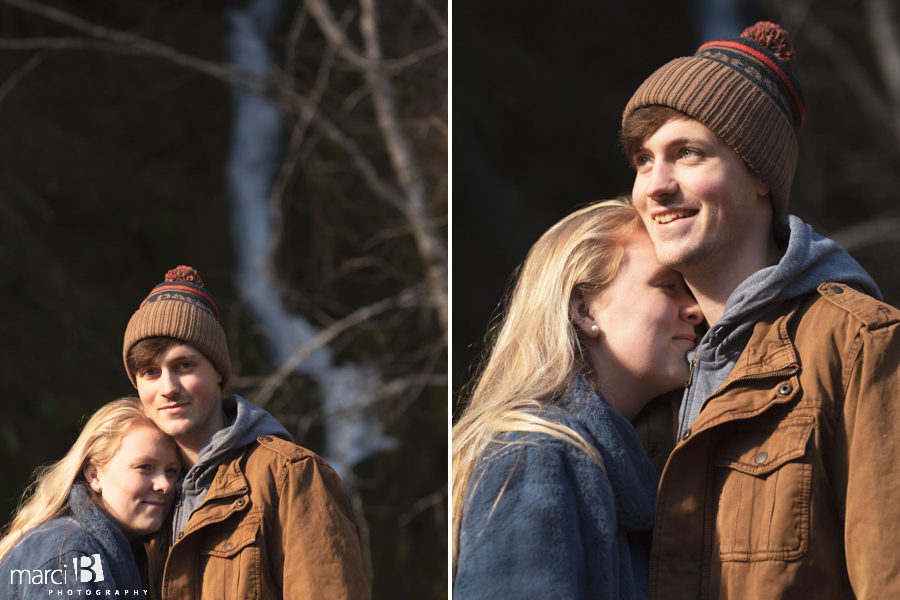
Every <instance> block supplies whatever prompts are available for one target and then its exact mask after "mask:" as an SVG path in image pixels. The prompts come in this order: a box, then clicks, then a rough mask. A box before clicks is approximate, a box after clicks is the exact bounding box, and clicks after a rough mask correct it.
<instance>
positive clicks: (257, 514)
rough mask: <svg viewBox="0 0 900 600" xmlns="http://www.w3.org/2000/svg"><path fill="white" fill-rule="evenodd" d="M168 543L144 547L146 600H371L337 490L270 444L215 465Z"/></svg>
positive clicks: (323, 472) (305, 454) (306, 461)
mask: <svg viewBox="0 0 900 600" xmlns="http://www.w3.org/2000/svg"><path fill="white" fill-rule="evenodd" d="M163 529H164V530H165V529H166V528H165V527H164V528H163ZM169 539H171V533H170V532H167V531H161V532H160V533H159V535H157V536H156V537H155V538H154V539H153V540H151V541H150V542H149V543H148V544H147V561H148V570H149V578H150V587H151V596H152V597H153V598H158V599H163V600H190V599H198V600H199V599H200V598H202V599H204V600H207V599H216V600H230V599H234V600H253V599H265V600H270V599H277V598H286V599H302V598H316V599H319V598H323V599H350V598H352V599H357V598H362V599H366V598H369V596H370V592H369V586H368V583H367V581H366V577H365V570H364V567H363V561H362V553H361V550H360V545H359V537H358V533H357V529H356V525H355V524H354V522H353V518H352V516H351V513H350V507H349V504H348V502H347V496H346V492H345V491H344V486H343V483H342V482H341V480H340V478H339V477H338V476H337V474H336V473H335V472H334V471H333V470H332V469H331V467H329V466H328V465H327V464H326V463H325V462H324V461H323V460H322V459H321V458H320V457H319V456H317V455H316V454H314V453H312V452H310V451H309V450H306V449H305V448H302V447H300V446H297V445H295V444H292V443H291V442H287V441H285V440H282V439H279V438H276V437H272V436H268V435H262V436H260V437H259V438H258V439H257V443H256V444H251V445H250V446H245V447H243V448H240V449H239V450H237V451H236V454H235V455H234V457H233V458H231V459H230V460H226V461H224V462H223V464H221V465H219V468H218V471H217V472H216V476H215V479H214V480H213V482H212V484H211V486H210V488H209V491H208V492H207V494H206V497H205V498H204V500H203V502H202V503H201V504H200V506H198V507H197V509H196V510H195V511H194V512H193V513H192V514H191V516H190V519H189V520H188V523H187V525H186V526H185V528H184V530H183V531H182V532H181V534H179V537H178V539H177V540H176V541H175V544H174V545H173V546H172V547H171V548H168V543H167V540H169ZM167 551H168V552H167Z"/></svg>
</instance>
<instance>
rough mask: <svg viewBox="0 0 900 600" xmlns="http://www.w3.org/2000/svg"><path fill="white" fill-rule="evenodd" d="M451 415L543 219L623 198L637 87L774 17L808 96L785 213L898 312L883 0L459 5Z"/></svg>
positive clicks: (895, 59) (899, 247) (897, 24)
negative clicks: (831, 245)
mask: <svg viewBox="0 0 900 600" xmlns="http://www.w3.org/2000/svg"><path fill="white" fill-rule="evenodd" d="M453 18H454V23H455V27H454V31H453V128H452V133H453V135H452V140H453V144H452V164H453V199H452V207H453V236H452V240H453V245H452V259H453V261H452V262H453V288H452V289H453V338H452V344H451V351H452V356H453V361H452V389H453V394H454V409H455V410H458V409H459V393H460V389H461V386H463V385H464V384H465V383H466V382H467V381H469V379H470V378H471V377H472V376H473V375H474V374H475V373H476V369H477V364H478V361H479V360H480V359H481V358H482V355H483V352H484V351H485V345H484V341H483V340H484V337H485V335H486V333H487V332H488V329H489V324H490V323H491V322H492V319H496V318H497V317H498V315H500V310H501V309H500V303H501V298H502V296H503V294H504V292H505V291H506V290H507V288H508V285H509V283H510V282H511V279H510V276H511V274H512V273H513V270H514V269H515V268H516V267H517V266H518V265H519V264H520V263H521V261H522V260H524V258H525V254H526V252H527V251H528V248H529V247H530V246H531V244H532V243H534V242H535V241H536V240H537V238H538V237H539V236H540V234H541V233H542V232H543V231H544V230H546V229H547V228H548V227H549V226H550V225H552V224H553V223H554V222H556V221H557V220H558V219H560V218H562V217H563V216H564V215H565V214H567V213H569V212H571V211H572V210H573V209H574V208H576V207H578V206H580V205H583V204H585V203H588V202H591V201H594V200H600V199H605V198H611V197H614V196H617V195H619V194H620V193H624V192H630V191H631V184H632V180H633V172H632V170H631V169H630V168H629V166H628V165H627V164H626V162H625V160H624V158H623V156H622V153H621V150H620V147H619V143H618V137H617V135H618V130H619V127H620V124H621V115H622V109H623V108H624V107H625V104H626V102H627V101H628V98H629V97H630V96H631V94H632V93H633V92H634V90H635V89H637V86H638V85H639V84H640V83H641V82H642V81H643V80H644V78H646V77H647V76H648V75H650V73H652V72H653V71H654V70H655V69H656V68H658V67H660V66H662V64H664V63H665V62H667V61H669V60H671V59H672V58H675V57H677V56H687V55H690V54H693V52H694V50H695V49H696V48H697V47H698V46H699V45H700V44H701V43H702V42H704V41H707V40H708V39H711V38H712V37H714V36H715V37H718V36H725V37H733V36H737V35H739V34H740V32H741V31H742V30H743V29H744V27H746V26H748V25H751V24H752V23H754V22H756V21H757V20H761V19H765V20H771V21H774V22H777V23H779V24H781V25H782V26H783V27H785V28H786V29H787V30H788V31H789V32H790V34H791V37H792V40H793V42H794V47H795V59H794V64H793V71H794V74H795V75H796V76H797V78H798V79H799V80H800V83H801V85H802V87H803V91H804V93H805V97H806V120H805V123H804V124H803V127H802V129H801V131H800V134H799V140H800V163H799V166H798V168H797V175H796V177H795V179H794V183H793V187H792V195H791V204H790V212H792V213H794V214H797V215H798V216H800V217H801V218H803V219H804V220H806V221H807V222H809V223H811V224H812V225H813V227H814V228H815V229H816V230H817V231H818V232H819V233H822V234H824V235H829V236H831V237H833V238H834V239H836V240H837V241H839V242H840V243H842V244H843V245H844V246H845V247H846V248H847V249H848V250H849V251H850V252H851V254H852V255H853V256H854V257H855V258H856V259H857V260H858V261H859V262H860V263H861V264H862V265H863V266H864V267H865V268H866V269H867V270H868V271H869V273H870V274H871V275H872V276H873V277H874V278H875V280H876V281H877V282H878V283H879V285H880V286H881V289H882V292H883V293H884V296H885V298H886V300H887V301H888V302H890V303H891V304H893V305H895V306H897V305H900V270H898V269H897V267H896V265H897V263H898V259H900V205H898V202H897V190H898V183H900V11H898V10H897V9H896V8H895V4H894V3H893V2H891V1H890V0H802V1H801V0H784V1H778V2H749V1H743V2H742V1H738V0H696V1H691V2H688V1H681V2H678V1H675V2H661V1H659V0H650V1H648V2H637V3H629V2H589V1H573V2H559V3H547V2H535V1H526V2H518V1H517V2H511V1H508V0H496V1H494V2H490V3H476V2H465V3H462V2H455V3H454V5H453Z"/></svg>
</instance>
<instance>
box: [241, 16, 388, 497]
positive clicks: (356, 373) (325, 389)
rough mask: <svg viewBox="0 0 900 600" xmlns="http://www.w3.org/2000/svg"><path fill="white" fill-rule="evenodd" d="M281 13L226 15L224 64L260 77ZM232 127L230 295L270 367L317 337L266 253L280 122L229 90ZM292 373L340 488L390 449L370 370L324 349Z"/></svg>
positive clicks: (254, 100) (257, 101) (274, 112)
mask: <svg viewBox="0 0 900 600" xmlns="http://www.w3.org/2000/svg"><path fill="white" fill-rule="evenodd" d="M280 10H281V2H280V0H253V1H252V2H250V3H248V5H247V7H246V8H245V9H243V10H232V11H230V12H229V15H228V22H229V33H228V57H229V60H230V61H231V62H232V63H234V64H235V65H237V66H239V67H241V68H243V69H245V70H247V71H250V72H253V73H256V74H260V75H263V74H265V73H266V72H267V71H268V70H269V66H270V65H271V64H272V59H271V56H270V54H269V51H268V48H267V47H266V36H267V33H268V32H269V31H270V30H271V28H272V27H273V25H274V24H275V22H276V19H277V18H278V16H279V14H280ZM232 99H233V103H234V113H233V114H234V116H233V125H232V132H231V139H230V142H229V143H230V149H229V157H228V164H227V173H226V177H227V183H228V195H229V198H230V203H231V226H232V238H233V244H234V249H235V254H236V281H237V291H238V294H239V296H240V297H241V299H242V300H243V301H244V302H245V303H246V304H247V306H248V308H249V310H250V312H251V314H252V315H253V317H254V318H255V319H256V320H257V321H258V323H259V324H260V325H261V326H262V328H263V331H264V332H265V336H266V342H267V348H266V350H267V352H268V356H269V359H270V361H271V362H272V363H273V364H274V365H275V366H276V367H277V366H280V365H282V364H283V363H285V362H286V361H287V360H288V359H289V358H290V357H291V356H292V355H293V354H294V353H295V352H296V350H297V348H300V347H302V346H304V345H306V344H307V343H309V342H310V341H311V340H312V339H313V338H314V337H315V336H316V334H317V333H318V330H317V329H316V327H315V326H314V325H312V324H311V323H310V322H309V321H308V320H307V319H306V318H304V317H303V316H302V315H296V314H291V313H290V312H289V311H288V310H287V308H286V307H285V306H284V303H283V301H282V299H281V295H280V293H279V290H278V287H277V283H276V281H277V278H276V277H275V266H274V264H273V258H272V253H271V252H270V245H271V243H272V239H273V231H274V228H273V224H272V218H273V215H271V214H270V208H269V206H270V193H271V188H272V183H273V180H274V177H275V173H276V170H277V168H278V166H279V160H280V158H281V155H282V146H283V144H284V117H283V115H282V114H281V111H280V110H279V109H278V108H277V107H276V106H275V105H274V104H272V103H271V102H268V101H266V100H265V99H263V98H261V97H259V96H256V95H253V94H250V93H247V92H244V91H242V90H239V89H237V88H232ZM297 372H298V373H300V374H305V375H308V376H310V377H312V378H313V379H314V380H315V381H316V383H317V384H318V385H319V388H320V391H321V395H322V403H323V410H324V412H325V414H326V420H325V425H324V430H325V448H324V451H323V452H322V454H323V456H324V458H325V460H327V461H328V462H329V464H330V465H331V466H332V467H333V468H334V469H335V471H337V473H338V474H339V475H340V476H341V477H342V478H343V479H344V480H345V481H347V477H348V476H349V474H350V471H351V469H352V468H353V467H354V466H355V465H356V464H358V463H359V462H361V461H362V460H364V459H366V458H367V457H368V456H370V455H372V454H374V453H375V452H378V451H379V450H385V449H390V448H393V447H394V446H395V444H396V441H395V440H393V439H392V438H389V437H387V436H385V435H384V433H383V431H382V426H381V422H380V420H379V419H378V417H377V415H376V414H375V412H374V410H373V409H372V408H371V405H372V403H373V401H374V399H375V394H376V392H377V390H378V389H379V387H380V384H381V377H380V373H379V371H378V369H376V368H374V367H372V366H366V365H340V366H338V365H335V363H334V359H333V357H332V355H331V352H330V349H329V348H328V347H322V348H319V349H318V350H316V351H315V352H314V353H313V354H312V355H310V357H309V358H308V359H307V360H306V361H304V362H303V363H302V364H301V365H300V366H299V367H298V368H297Z"/></svg>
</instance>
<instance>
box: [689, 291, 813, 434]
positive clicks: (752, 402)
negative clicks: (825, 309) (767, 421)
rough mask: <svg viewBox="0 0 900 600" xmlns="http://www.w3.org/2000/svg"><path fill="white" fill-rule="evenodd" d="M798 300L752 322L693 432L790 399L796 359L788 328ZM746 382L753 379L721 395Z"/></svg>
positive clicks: (794, 391) (794, 388) (797, 368)
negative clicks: (745, 388)
mask: <svg viewBox="0 0 900 600" xmlns="http://www.w3.org/2000/svg"><path fill="white" fill-rule="evenodd" d="M802 300H803V299H802V298H794V299H792V300H789V301H786V302H783V303H781V304H779V305H778V306H776V307H774V308H773V310H771V311H769V313H768V314H767V315H766V316H765V317H763V318H762V319H760V320H759V321H758V322H757V323H756V325H755V326H754V327H753V334H752V335H751V337H750V341H749V342H748V343H747V345H746V347H745V348H744V351H743V352H742V353H741V355H740V357H739V358H738V360H737V363H736V364H735V366H734V368H733V369H732V371H731V373H730V374H729V375H728V378H727V379H726V380H725V382H724V383H723V384H722V385H721V386H719V388H718V389H717V390H716V391H715V392H714V393H713V394H712V395H710V397H709V398H707V400H706V403H705V404H706V406H705V407H704V408H703V410H702V411H701V412H700V415H699V416H698V417H697V420H696V421H695V423H694V424H693V426H692V427H691V429H692V430H693V431H694V432H697V431H700V430H702V429H706V428H707V427H711V426H713V425H716V424H718V423H720V422H722V421H727V420H733V419H740V418H749V417H752V416H755V415H757V414H759V413H761V412H764V411H765V410H767V409H768V408H770V407H771V406H773V405H775V404H783V403H785V402H788V401H790V400H791V399H792V398H793V397H794V396H795V395H796V394H797V392H798V391H799V387H800V386H799V381H798V378H797V374H798V373H799V371H800V361H799V359H798V358H797V350H796V349H795V348H794V343H793V341H791V337H790V331H789V328H790V326H791V323H792V321H793V319H794V318H795V317H796V316H797V315H798V313H799V312H800V311H801V302H802ZM748 381H752V382H755V384H754V386H753V387H754V389H753V390H752V391H751V392H750V393H748V394H746V395H745V394H735V395H732V396H725V397H723V396H722V395H723V394H724V392H725V391H727V390H728V389H729V388H730V387H732V386H733V385H735V384H736V383H738V382H742V383H746V382H748ZM760 386H762V387H767V388H771V389H772V393H771V394H760V393H759V392H758V388H759V387H760Z"/></svg>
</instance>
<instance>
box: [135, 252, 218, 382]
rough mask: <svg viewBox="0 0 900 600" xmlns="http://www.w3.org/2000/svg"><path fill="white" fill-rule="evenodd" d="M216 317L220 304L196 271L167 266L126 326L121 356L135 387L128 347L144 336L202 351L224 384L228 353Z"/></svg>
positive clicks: (144, 337) (182, 267)
mask: <svg viewBox="0 0 900 600" xmlns="http://www.w3.org/2000/svg"><path fill="white" fill-rule="evenodd" d="M219 317H220V313H219V305H218V304H217V303H216V301H215V299H214V298H213V297H212V295H211V294H210V293H209V292H208V291H206V288H205V287H204V285H203V280H202V279H200V274H199V273H197V271H195V270H194V269H193V268H191V267H187V266H184V265H181V266H179V267H176V268H174V269H172V270H170V271H169V272H168V273H166V277H165V280H164V281H163V282H162V283H160V284H159V285H157V286H156V287H154V288H153V290H151V292H150V295H149V296H147V297H146V298H145V299H144V301H143V302H141V306H140V307H139V308H138V309H137V311H136V312H135V313H134V314H133V315H131V320H129V321H128V326H127V327H126V328H125V341H124V344H123V346H122V359H123V360H124V361H125V370H126V371H128V377H129V379H131V383H132V384H134V386H135V387H137V381H136V379H135V374H134V373H132V372H131V371H130V370H129V368H128V353H129V351H131V348H132V347H133V346H134V345H135V344H137V343H138V342H140V341H141V340H143V339H146V338H151V337H170V338H175V339H177V340H180V341H182V342H185V343H186V344H190V345H191V346H193V347H194V348H196V349H197V350H199V351H200V352H202V353H203V355H204V356H206V358H208V359H209V361H210V362H211V363H212V364H213V366H214V367H215V368H216V371H218V372H219V375H221V376H222V386H223V387H224V386H225V383H226V382H227V381H228V378H229V377H230V376H231V356H230V355H229V353H228V343H227V342H226V340H225V330H224V329H222V326H221V325H220V324H219Z"/></svg>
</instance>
